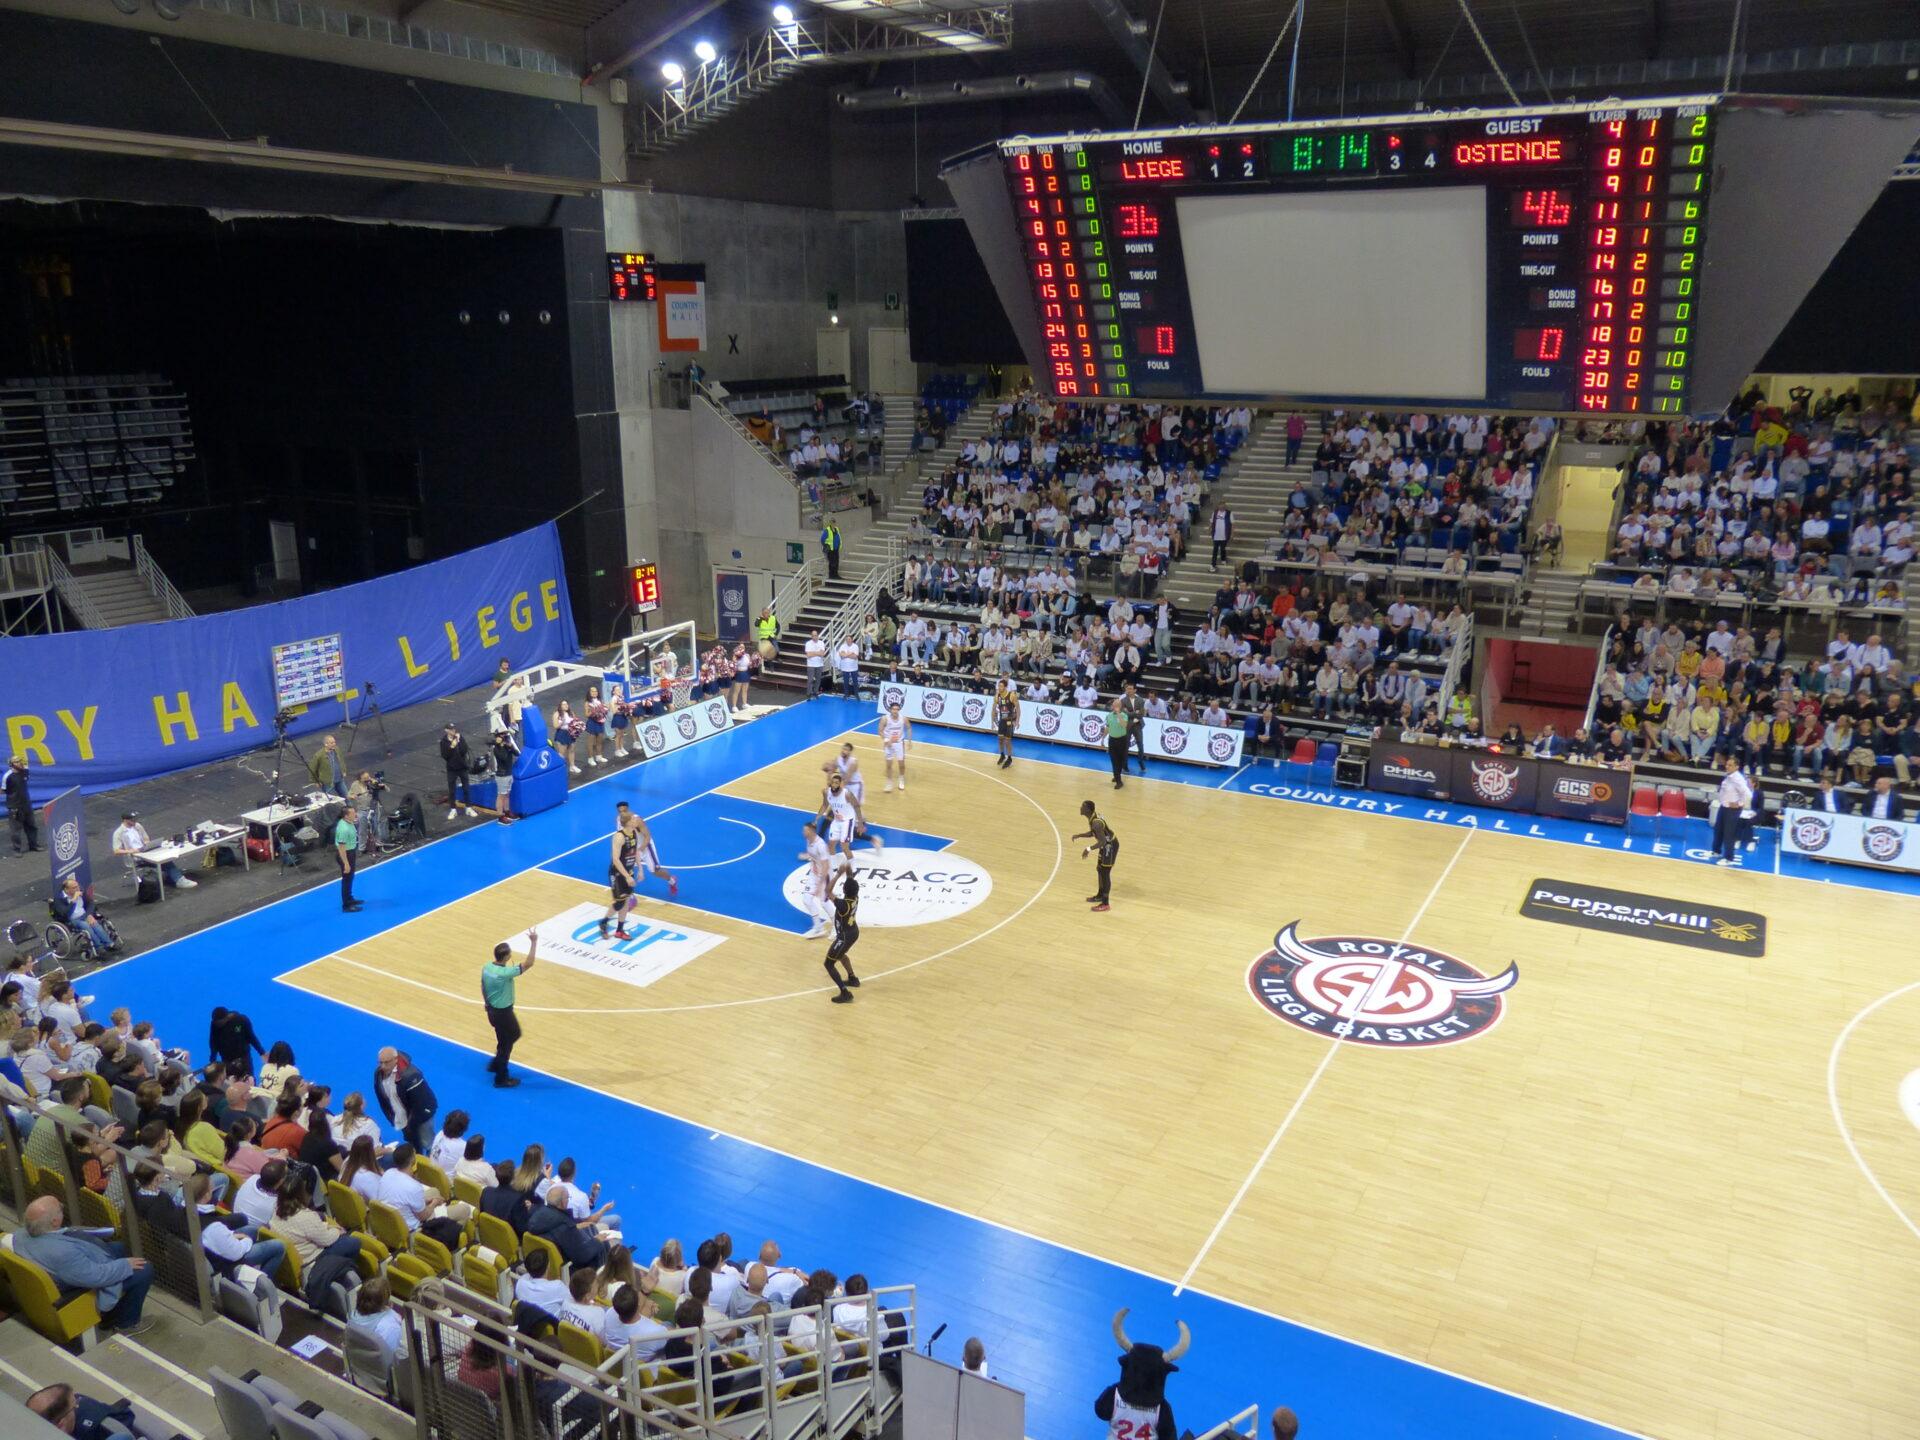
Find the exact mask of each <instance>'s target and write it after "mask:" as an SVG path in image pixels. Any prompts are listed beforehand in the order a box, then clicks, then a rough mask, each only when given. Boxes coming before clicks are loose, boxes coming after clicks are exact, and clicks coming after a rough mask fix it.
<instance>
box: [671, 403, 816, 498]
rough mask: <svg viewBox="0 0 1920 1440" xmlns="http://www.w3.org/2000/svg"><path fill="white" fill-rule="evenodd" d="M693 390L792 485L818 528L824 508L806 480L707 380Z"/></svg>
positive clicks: (728, 426) (729, 427)
mask: <svg viewBox="0 0 1920 1440" xmlns="http://www.w3.org/2000/svg"><path fill="white" fill-rule="evenodd" d="M694 392H695V393H696V394H697V395H699V397H700V398H701V399H702V400H704V401H706V402H707V405H708V406H709V407H710V408H711V409H712V410H713V413H714V414H716V415H718V416H719V417H720V418H721V419H722V420H723V421H725V422H726V425H727V428H728V429H730V430H732V431H733V433H734V434H736V435H738V436H739V437H740V438H741V439H742V440H744V441H746V442H747V444H749V445H751V446H752V447H753V449H754V452H755V453H756V454H757V455H759V457H760V458H761V459H762V460H763V461H765V462H766V464H767V465H768V466H770V467H771V468H772V469H774V470H776V471H778V472H779V474H780V478H781V479H783V480H785V481H786V482H787V483H788V484H789V485H791V486H793V488H794V492H795V494H796V495H797V496H798V498H799V500H800V502H801V504H802V505H803V506H808V507H810V508H811V509H812V512H813V513H812V514H811V515H810V516H808V517H807V518H808V520H809V521H810V523H812V524H813V525H814V526H815V527H816V528H819V526H820V524H821V521H822V518H823V517H824V516H825V514H826V510H825V508H824V506H822V505H819V504H815V503H814V502H813V500H812V498H811V497H810V496H809V495H808V493H807V485H806V482H805V481H804V480H802V479H801V478H800V477H799V476H798V475H796V474H794V473H793V471H792V470H791V469H789V468H788V466H787V463H786V462H785V461H784V460H782V459H781V458H780V457H779V456H778V455H776V454H775V453H774V452H773V449H772V447H771V446H769V445H767V444H766V443H765V442H764V441H762V440H761V439H760V437H759V436H757V435H755V434H754V433H753V431H751V430H749V429H748V428H747V423H746V421H744V420H742V419H741V418H740V417H739V416H738V415H736V414H734V413H733V412H732V411H731V410H729V409H728V408H727V407H726V406H725V405H723V404H722V403H721V402H720V400H719V399H718V397H716V396H715V395H714V393H713V387H712V386H711V385H710V384H709V383H708V382H707V381H705V380H701V381H698V382H696V384H695V386H694Z"/></svg>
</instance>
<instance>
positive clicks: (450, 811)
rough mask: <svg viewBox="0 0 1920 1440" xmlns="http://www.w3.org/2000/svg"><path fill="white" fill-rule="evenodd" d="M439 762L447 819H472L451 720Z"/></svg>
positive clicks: (460, 746)
mask: <svg viewBox="0 0 1920 1440" xmlns="http://www.w3.org/2000/svg"><path fill="white" fill-rule="evenodd" d="M440 760H441V763H442V764H444V765H445V766H446V767H447V819H449V820H456V819H458V818H459V816H460V807H461V806H462V805H464V806H465V807H466V810H467V818H468V819H469V820H471V819H473V791H472V790H471V789H470V788H469V787H468V783H467V760H468V756H467V737H466V736H464V735H462V734H461V733H460V727H459V726H458V725H456V724H454V723H453V721H451V720H449V721H448V722H447V729H446V733H445V734H443V735H442V736H441V737H440ZM415 1148H416V1149H418V1148H419V1147H418V1146H416V1147H415Z"/></svg>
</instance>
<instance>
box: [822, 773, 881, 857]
mask: <svg viewBox="0 0 1920 1440" xmlns="http://www.w3.org/2000/svg"><path fill="white" fill-rule="evenodd" d="M820 813H821V814H822V815H824V816H825V817H826V820H827V848H828V849H829V850H837V851H839V852H840V854H842V855H844V856H845V857H846V860H847V865H848V866H849V868H851V866H852V865H853V842H854V841H855V840H862V839H864V840H865V841H866V842H867V843H868V844H869V845H871V846H873V848H874V849H875V850H876V851H879V850H884V849H886V843H885V842H884V841H883V840H881V838H880V837H879V836H878V835H869V834H867V818H866V816H865V815H864V814H862V813H861V810H860V802H859V801H858V800H856V799H854V798H853V796H852V795H851V794H849V793H848V792H847V782H846V781H845V780H844V779H843V778H841V775H840V772H839V771H838V770H835V771H833V772H832V773H831V774H829V775H828V776H827V788H826V789H825V790H823V791H821V793H820Z"/></svg>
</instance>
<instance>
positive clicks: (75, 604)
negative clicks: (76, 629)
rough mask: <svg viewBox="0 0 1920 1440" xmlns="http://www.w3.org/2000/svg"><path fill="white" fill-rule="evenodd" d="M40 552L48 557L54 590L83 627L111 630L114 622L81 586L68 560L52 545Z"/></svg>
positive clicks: (48, 566)
mask: <svg viewBox="0 0 1920 1440" xmlns="http://www.w3.org/2000/svg"><path fill="white" fill-rule="evenodd" d="M40 553H41V554H42V555H44V556H46V558H47V576H48V578H49V579H51V580H52V581H53V588H54V592H55V593H56V594H57V595H59V597H60V599H61V601H62V602H63V603H64V604H65V605H66V607H67V609H69V610H71V611H72V612H73V618H74V619H76V620H78V621H79V622H80V625H81V628H82V629H85V630H111V629H112V628H113V622H112V621H111V620H109V619H108V618H107V617H106V613H105V612H104V611H102V610H101V608H100V607H99V606H98V605H96V604H94V603H93V597H92V596H91V595H89V594H87V592H86V591H85V590H84V589H82V588H81V585H80V582H79V580H78V579H76V578H75V576H74V573H73V572H72V571H71V570H69V569H68V568H67V562H66V561H64V560H62V559H61V558H60V556H59V555H58V554H57V553H56V552H55V551H54V549H53V547H52V546H48V547H46V548H45V549H43V550H42V551H41V552H40Z"/></svg>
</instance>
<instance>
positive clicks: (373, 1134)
mask: <svg viewBox="0 0 1920 1440" xmlns="http://www.w3.org/2000/svg"><path fill="white" fill-rule="evenodd" d="M363 1135H364V1136H366V1137H367V1140H368V1142H369V1143H370V1144H374V1145H378V1144H379V1142H380V1126H379V1123H378V1122H377V1121H375V1120H372V1119H371V1118H369V1117H368V1115H367V1097H366V1096H364V1095H362V1094H361V1093H360V1092H359V1091H358V1090H355V1091H354V1092H353V1093H352V1094H350V1095H348V1096H347V1098H346V1099H344V1100H342V1101H341V1102H340V1113H339V1114H338V1115H336V1116H334V1117H333V1138H334V1142H335V1143H336V1144H338V1145H339V1146H340V1147H341V1148H342V1149H344V1150H349V1151H350V1150H352V1149H353V1145H354V1142H355V1141H356V1140H358V1139H359V1138H360V1137H361V1136H363Z"/></svg>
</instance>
